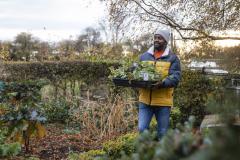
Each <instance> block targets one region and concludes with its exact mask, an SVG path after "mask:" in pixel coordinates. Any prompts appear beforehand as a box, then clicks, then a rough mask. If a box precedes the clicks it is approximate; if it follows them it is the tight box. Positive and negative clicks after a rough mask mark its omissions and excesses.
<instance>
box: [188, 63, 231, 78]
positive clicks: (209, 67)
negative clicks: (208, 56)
mask: <svg viewBox="0 0 240 160" xmlns="http://www.w3.org/2000/svg"><path fill="white" fill-rule="evenodd" d="M188 68H190V69H191V70H201V71H202V72H204V73H207V74H221V75H222V74H228V71H226V70H223V69H221V68H220V67H219V65H217V63H216V62H213V61H206V62H203V61H192V62H191V63H190V64H188Z"/></svg>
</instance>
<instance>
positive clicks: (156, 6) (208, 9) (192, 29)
mask: <svg viewBox="0 0 240 160" xmlns="http://www.w3.org/2000/svg"><path fill="white" fill-rule="evenodd" d="M103 1H105V2H106V4H107V6H108V9H109V15H110V16H111V21H112V22H113V23H115V25H116V26H121V28H122V29H123V28H124V27H125V28H124V29H125V30H128V31H129V29H130V28H129V26H130V27H132V26H135V27H136V26H141V27H144V28H147V29H148V30H150V28H154V26H153V25H155V28H156V25H158V26H159V24H160V25H164V26H169V27H170V28H172V29H174V30H175V31H177V33H178V34H179V35H180V37H181V38H182V39H191V40H198V39H206V38H207V39H212V40H223V39H235V40H240V36H225V35H224V34H225V33H224V32H225V31H228V30H239V29H240V12H239V9H240V1H239V0H165V1H163V0H103ZM129 24H130V25H129ZM146 26H147V27H146ZM134 30H135V28H134ZM217 33H221V34H222V35H219V34H217Z"/></svg>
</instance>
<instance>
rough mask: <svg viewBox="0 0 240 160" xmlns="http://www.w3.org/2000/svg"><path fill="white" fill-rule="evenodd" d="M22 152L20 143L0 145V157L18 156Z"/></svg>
mask: <svg viewBox="0 0 240 160" xmlns="http://www.w3.org/2000/svg"><path fill="white" fill-rule="evenodd" d="M20 151H21V145H20V144H19V143H9V144H0V157H10V156H16V155H17V154H18V153H19V152H20Z"/></svg>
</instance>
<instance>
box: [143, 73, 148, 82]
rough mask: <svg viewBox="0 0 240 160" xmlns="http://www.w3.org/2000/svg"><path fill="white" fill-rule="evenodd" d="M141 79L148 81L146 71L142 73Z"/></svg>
mask: <svg viewBox="0 0 240 160" xmlns="http://www.w3.org/2000/svg"><path fill="white" fill-rule="evenodd" d="M143 80H144V81H148V73H143Z"/></svg>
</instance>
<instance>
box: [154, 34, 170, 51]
mask: <svg viewBox="0 0 240 160" xmlns="http://www.w3.org/2000/svg"><path fill="white" fill-rule="evenodd" d="M166 46H167V42H166V41H165V39H164V38H163V37H162V36H161V35H159V34H155V35H154V49H155V50H157V51H160V50H164V49H165V48H166Z"/></svg>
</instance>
